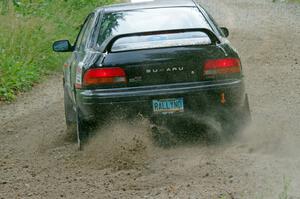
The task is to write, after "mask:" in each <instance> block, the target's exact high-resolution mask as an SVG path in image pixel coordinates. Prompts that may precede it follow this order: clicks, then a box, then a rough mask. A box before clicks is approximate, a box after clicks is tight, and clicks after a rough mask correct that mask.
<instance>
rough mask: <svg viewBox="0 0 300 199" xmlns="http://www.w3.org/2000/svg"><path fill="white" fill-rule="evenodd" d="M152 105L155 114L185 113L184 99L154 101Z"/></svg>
mask: <svg viewBox="0 0 300 199" xmlns="http://www.w3.org/2000/svg"><path fill="white" fill-rule="evenodd" d="M152 105H153V112H154V113H178V112H184V100H183V98H176V99H160V100H153V101H152Z"/></svg>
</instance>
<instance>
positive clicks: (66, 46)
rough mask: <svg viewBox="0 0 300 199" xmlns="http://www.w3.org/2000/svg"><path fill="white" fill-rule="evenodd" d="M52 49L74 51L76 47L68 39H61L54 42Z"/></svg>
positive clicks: (55, 50)
mask: <svg viewBox="0 0 300 199" xmlns="http://www.w3.org/2000/svg"><path fill="white" fill-rule="evenodd" d="M52 49H53V51H54V52H72V51H73V50H74V47H73V46H72V45H71V44H70V42H69V41H68V40H60V41H56V42H54V43H53V46H52Z"/></svg>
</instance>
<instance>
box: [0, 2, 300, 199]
mask: <svg viewBox="0 0 300 199" xmlns="http://www.w3.org/2000/svg"><path fill="white" fill-rule="evenodd" d="M200 2H201V3H202V5H204V6H205V7H206V8H207V9H208V10H209V11H210V12H211V13H212V15H213V16H215V18H216V20H217V21H218V22H219V24H220V25H222V26H227V27H228V28H229V29H230V30H231V35H230V40H231V42H232V43H233V45H234V46H235V47H236V48H237V49H238V50H239V52H240V54H241V58H242V61H243V66H244V70H245V75H246V84H247V91H248V93H249V97H250V103H251V109H252V115H253V123H252V124H251V125H250V126H249V127H248V128H247V129H246V130H245V131H244V132H242V133H241V134H240V136H239V137H238V138H236V139H235V140H234V141H233V142H231V143H222V144H218V145H207V144H204V143H198V144H193V145H191V144H183V145H179V146H176V147H174V148H171V149H162V148H158V147H155V146H154V145H153V144H152V141H151V139H150V137H149V124H148V121H147V120H145V119H142V118H138V119H136V120H135V121H131V122H128V121H118V122H115V123H114V124H113V125H112V124H106V126H105V127H104V128H102V129H101V130H99V133H98V136H96V137H95V138H94V139H93V140H92V141H91V142H90V143H89V144H88V145H87V147H86V149H85V150H84V151H81V152H79V151H77V150H76V143H75V142H73V141H72V139H71V138H69V137H68V136H66V133H65V131H66V130H65V124H64V113H63V101H62V100H63V92H62V87H61V78H62V75H61V74H56V75H53V76H51V77H49V79H47V80H45V82H44V83H42V84H40V85H38V86H36V87H35V88H34V89H33V90H32V91H31V92H28V93H26V94H24V95H22V96H20V97H19V98H18V100H17V101H16V102H15V103H12V104H8V105H5V104H2V105H0V127H1V128H0V140H1V144H0V198H1V199H2V198H5V199H6V198H7V199H10V198H212V199H217V198H228V199H232V198H234V199H236V198H249V199H255V198H270V199H276V198H280V194H281V196H284V195H285V194H288V196H289V198H293V199H297V198H300V156H299V152H300V114H299V112H300V63H299V62H300V5H297V4H286V3H283V2H278V3H272V2H271V0H257V1H251V0H222V1H218V0H210V1H204V0H201V1H200ZM285 187H286V188H288V190H287V191H284V189H285ZM283 198H284V197H283ZM286 198H287V197H286Z"/></svg>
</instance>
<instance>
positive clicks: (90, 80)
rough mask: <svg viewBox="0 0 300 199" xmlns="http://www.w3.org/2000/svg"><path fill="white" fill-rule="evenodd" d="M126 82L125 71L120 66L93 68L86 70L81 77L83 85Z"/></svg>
mask: <svg viewBox="0 0 300 199" xmlns="http://www.w3.org/2000/svg"><path fill="white" fill-rule="evenodd" d="M123 83H127V78H126V73H125V71H124V69H122V68H118V67H115V68H95V69H90V70H88V71H86V73H85V74H84V77H83V85H84V86H95V85H108V84H123Z"/></svg>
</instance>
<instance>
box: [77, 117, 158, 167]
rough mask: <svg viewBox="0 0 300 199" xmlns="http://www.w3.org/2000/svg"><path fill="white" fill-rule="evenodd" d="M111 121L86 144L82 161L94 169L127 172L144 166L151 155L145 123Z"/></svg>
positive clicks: (146, 123)
mask: <svg viewBox="0 0 300 199" xmlns="http://www.w3.org/2000/svg"><path fill="white" fill-rule="evenodd" d="M113 121H114V122H113V123H110V124H106V125H104V126H103V127H102V128H101V129H98V130H97V131H96V133H95V135H94V136H93V137H92V138H91V139H90V141H89V143H87V145H86V146H85V149H84V151H83V152H82V153H83V156H84V161H87V163H88V164H89V165H91V166H93V167H95V168H97V169H104V168H111V169H113V170H129V169H140V168H143V167H144V166H146V164H147V162H148V160H149V159H150V158H151V157H152V155H153V154H154V153H155V152H154V146H153V145H152V140H151V133H150V129H149V122H148V121H147V120H146V119H135V120H134V121H126V120H113Z"/></svg>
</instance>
